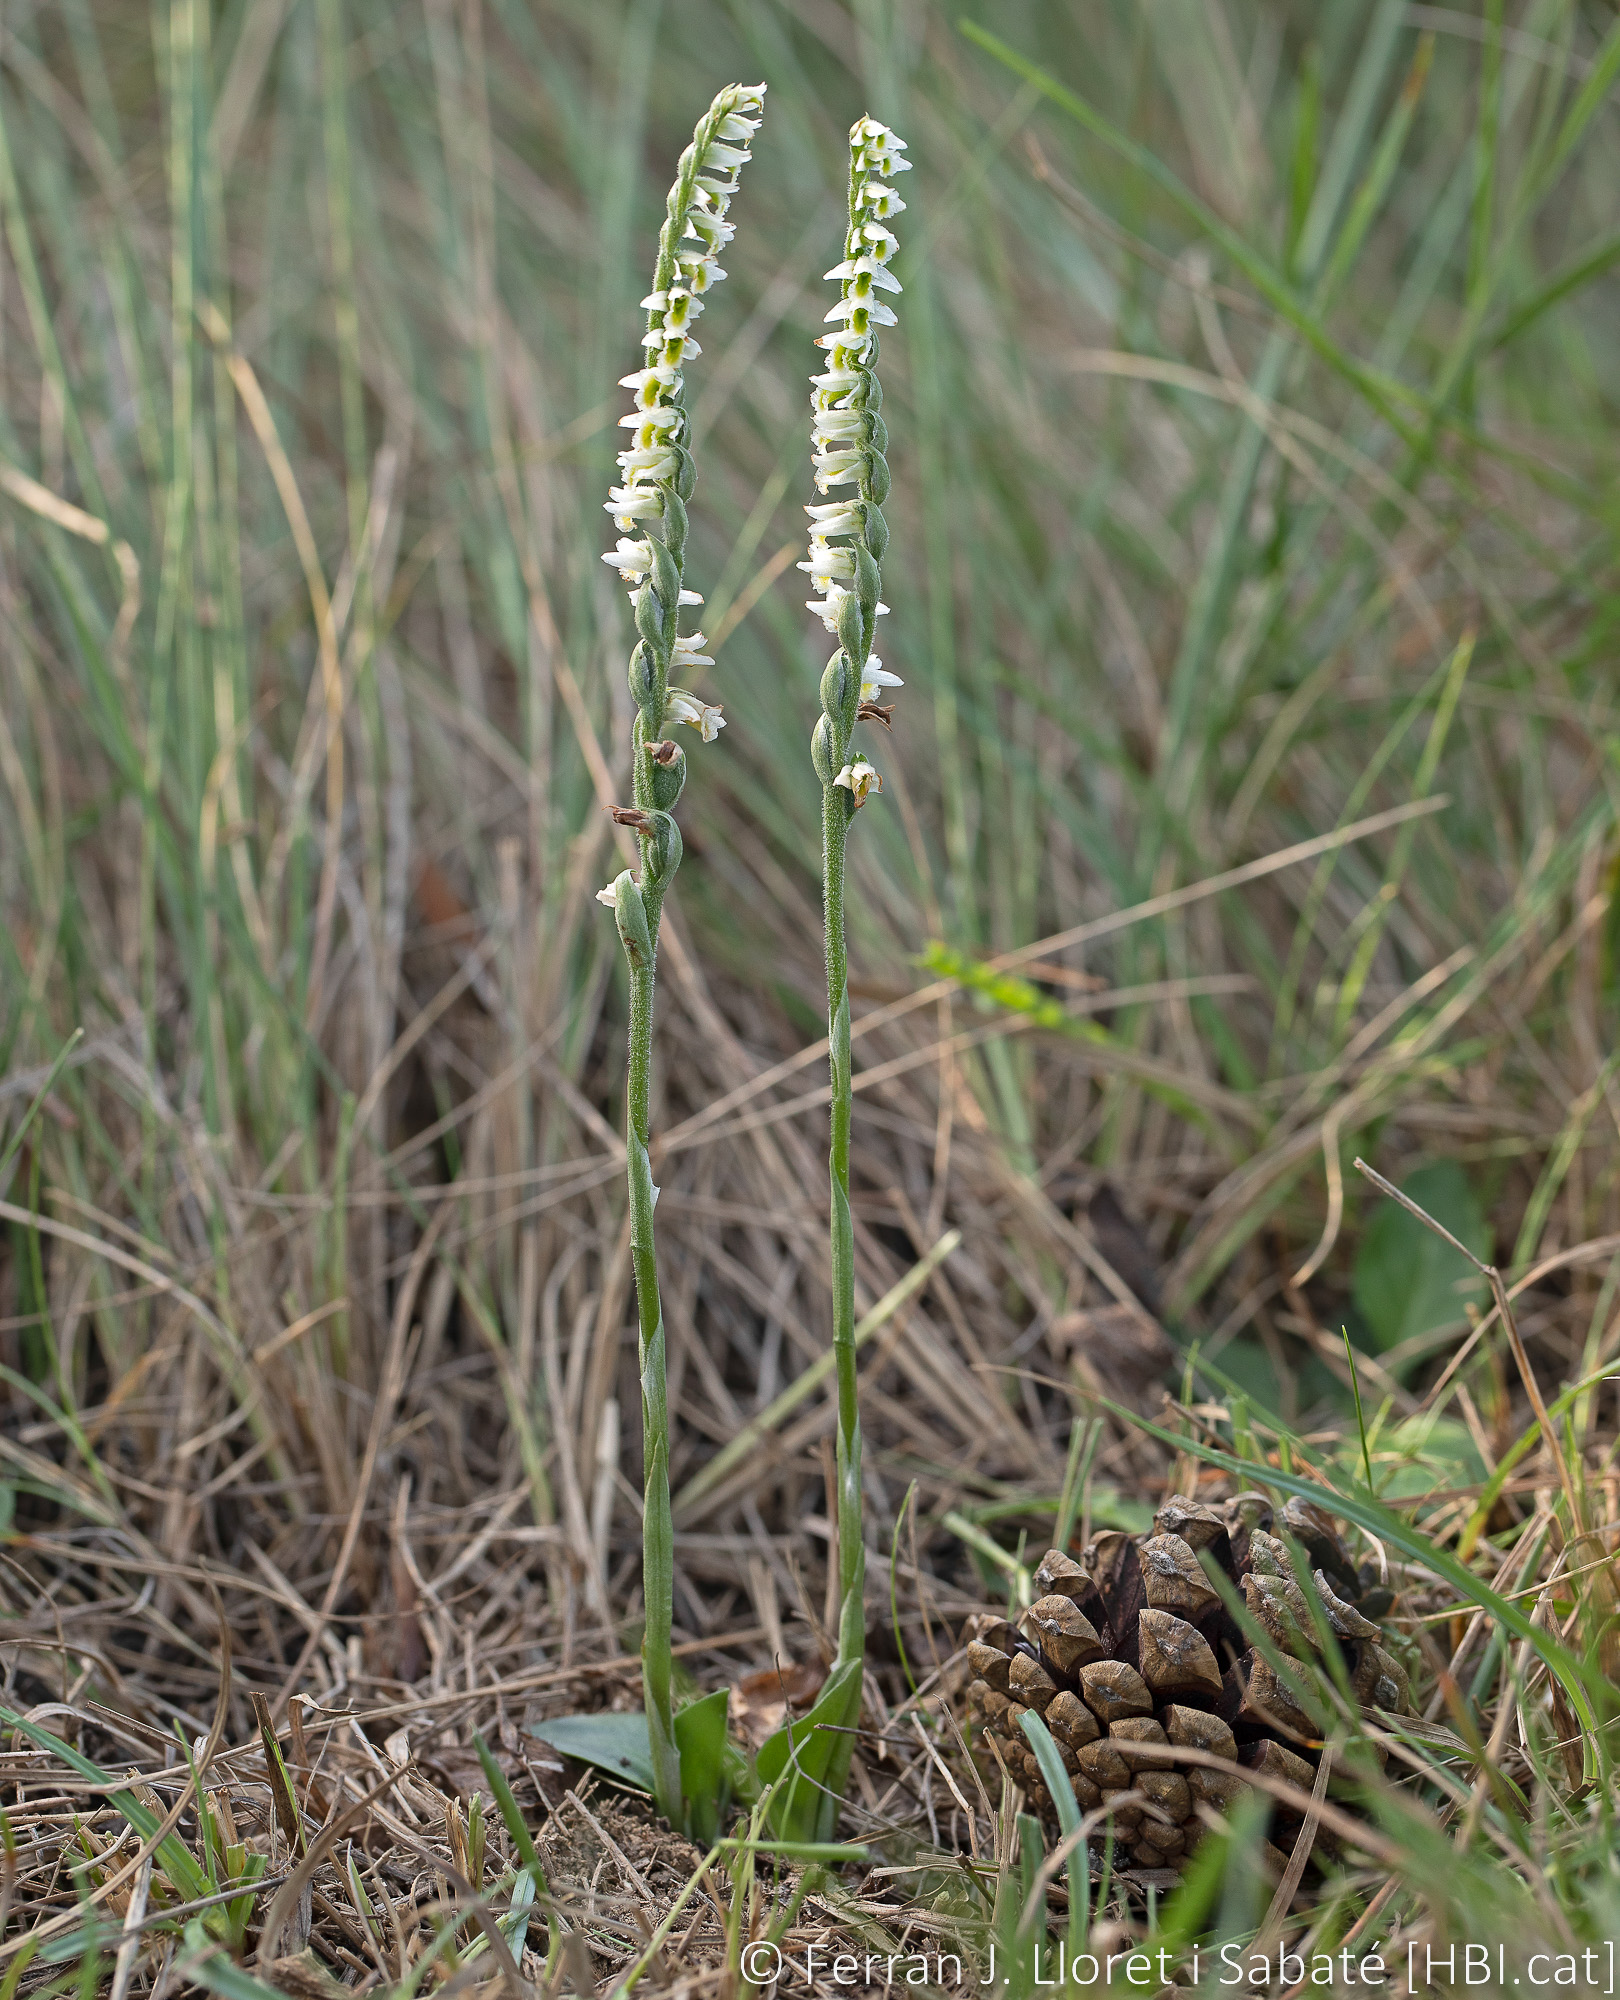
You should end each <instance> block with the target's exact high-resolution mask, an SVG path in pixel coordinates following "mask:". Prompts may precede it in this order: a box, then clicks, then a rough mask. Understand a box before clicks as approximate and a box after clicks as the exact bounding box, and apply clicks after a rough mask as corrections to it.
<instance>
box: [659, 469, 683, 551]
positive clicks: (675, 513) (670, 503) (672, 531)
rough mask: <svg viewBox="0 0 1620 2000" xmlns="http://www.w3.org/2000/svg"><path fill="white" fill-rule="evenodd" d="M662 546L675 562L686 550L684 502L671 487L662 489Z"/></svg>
mask: <svg viewBox="0 0 1620 2000" xmlns="http://www.w3.org/2000/svg"><path fill="white" fill-rule="evenodd" d="M664 546H665V547H666V548H667V549H668V550H669V552H670V554H671V555H672V556H673V557H674V558H675V560H676V561H677V562H679V561H680V560H681V557H682V555H683V554H684V553H685V550H686V502H685V501H684V500H683V499H682V498H681V496H680V495H679V494H678V493H677V492H676V491H675V490H674V488H673V487H666V488H665V489H664Z"/></svg>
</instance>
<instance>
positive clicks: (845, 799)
mask: <svg viewBox="0 0 1620 2000" xmlns="http://www.w3.org/2000/svg"><path fill="white" fill-rule="evenodd" d="M850 813H851V803H850V797H849V794H848V793H847V792H843V791H840V790H839V789H838V788H837V786H835V785H830V784H829V785H823V787H822V791H821V836H822V898H823V908H824V916H825V926H826V940H827V1033H828V1064H829V1068H830V1070H831V1078H832V1141H831V1145H830V1147H829V1150H828V1156H827V1174H828V1180H829V1182H830V1184H831V1195H832V1214H831V1225H830V1249H831V1266H832V1306H833V1356H834V1362H835V1367H836V1373H837V1378H838V1459H837V1476H838V1495H837V1525H838V1594H839V1611H838V1661H837V1664H838V1665H839V1666H845V1665H848V1664H849V1663H851V1662H858V1661H860V1660H861V1659H863V1658H864V1656H865V1650H866V1609H865V1606H866V1541H865V1536H864V1534H863V1531H862V1518H861V1411H860V1397H859V1393H858V1378H857V1374H856V1354H855V1229H854V1224H853V1222H852V1221H851V1218H850V1210H849V1122H850V1053H849V949H848V940H847V937H846V933H845V928H844V850H845V844H846V842H847V840H848V837H849V820H850ZM853 1747H854V1745H853V1739H849V1738H846V1739H845V1747H844V1748H843V1749H842V1750H841V1751H840V1753H839V1757H838V1759H837V1760H836V1762H835V1767H834V1771H833V1774H832V1775H833V1778H834V1780H835V1782H834V1785H833V1789H834V1790H836V1791H838V1792H840V1793H841V1792H842V1790H843V1778H844V1775H845V1774H846V1773H847V1771H848V1768H849V1756H850V1752H851V1751H852V1750H853Z"/></svg>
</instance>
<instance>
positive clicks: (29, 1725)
mask: <svg viewBox="0 0 1620 2000" xmlns="http://www.w3.org/2000/svg"><path fill="white" fill-rule="evenodd" d="M0 1724H4V1726H5V1727H6V1728H7V1729H15V1730H17V1731H18V1732H19V1733H20V1734H21V1735H23V1736H26V1737H27V1738H28V1740H29V1742H30V1743H34V1744H37V1745H38V1746H39V1748H40V1749H41V1750H46V1751H48V1752H49V1753H50V1754H51V1755H52V1756H53V1757H60V1758H61V1759H62V1761H63V1763H64V1764H66V1765H67V1766H68V1767H69V1768H70V1769H71V1770H74V1771H77V1772H78V1774H79V1776H80V1777H81V1778H88V1779H89V1780H90V1782H91V1784H93V1785H95V1786H97V1787H99V1788H100V1789H101V1790H102V1791H104V1792H105V1793H106V1795H107V1803H108V1805H110V1806H112V1807H113V1808H114V1809H115V1810H116V1811H117V1812H119V1813H121V1814H122V1815H123V1817H124V1818H125V1819H126V1820H128V1822H129V1824H130V1825H131V1826H132V1827H133V1828H134V1830H135V1832H136V1834H137V1835H138V1836H139V1837H140V1839H142V1840H150V1839H151V1837H152V1835H153V1834H154V1833H156V1832H157V1830H158V1828H159V1827H160V1826H161V1825H162V1824H163V1822H162V1819H161V1818H160V1817H159V1815H158V1814H157V1813H155V1812H153V1810H152V1808H151V1807H150V1806H148V1805H144V1804H143V1803H142V1802H141V1800H140V1799H138V1798H137V1797H136V1796H135V1794H134V1793H133V1792H131V1791H128V1790H126V1789H125V1788H124V1787H123V1786H121V1785H120V1784H119V1783H118V1782H117V1780H116V1779H114V1778H111V1777H109V1776H108V1774H107V1773H106V1772H105V1771H104V1770H102V1768H101V1766H100V1765H99V1764H96V1763H93V1762H92V1761H91V1759H90V1758H88V1757H86V1756H85V1755H84V1754H83V1752H82V1751H79V1750H75V1749H74V1747H73V1745H72V1744H71V1743H64V1742H63V1741H62V1739H61V1737H60V1736H53V1735H52V1734H51V1732H50V1731H49V1730H48V1729H42V1728H41V1727H40V1726H39V1724H38V1723H37V1722H30V1721H29V1720H28V1718H27V1716H26V1715H19V1714H18V1712H17V1711H16V1709H14V1708H9V1707H7V1706H6V1704H5V1703H4V1702H0ZM153 1858H154V1860H155V1861H156V1863H157V1865H158V1867H159V1868H161V1869H162V1870H163V1871H164V1873H165V1874H166V1875H167V1876H168V1877H169V1880H170V1881H171V1882H172V1883H173V1884H174V1885H175V1887H176V1888H177V1889H179V1890H181V1891H182V1892H183V1894H184V1895H185V1897H186V1900H187V1901H188V1902H194V1903H195V1902H201V1901H202V1899H203V1898H204V1897H205V1896H207V1895H208V1894H209V1891H210V1884H209V1881H208V1877H207V1876H206V1875H205V1874H204V1873H203V1871H202V1869H201V1868H200V1867H198V1865H197V1862H196V1860H195V1858H194V1857H193V1855H192V1854H191V1852H190V1850H189V1849H188V1848H187V1847H186V1845H185V1843H184V1841H182V1840H181V1839H180V1837H179V1835H178V1834H174V1833H168V1834H165V1835H164V1837H163V1839H162V1840H161V1841H160V1842H159V1843H158V1846H157V1850H156V1853H155V1854H154V1857H153Z"/></svg>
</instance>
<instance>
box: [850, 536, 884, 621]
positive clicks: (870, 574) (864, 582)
mask: <svg viewBox="0 0 1620 2000" xmlns="http://www.w3.org/2000/svg"><path fill="white" fill-rule="evenodd" d="M854 553H855V594H856V596H857V597H858V598H859V599H860V601H861V613H862V616H863V617H864V618H865V620H866V623H867V627H868V629H870V627H871V623H872V620H873V619H874V618H876V617H877V607H878V566H877V564H876V563H875V562H874V561H873V560H872V551H871V550H870V549H869V548H868V547H867V546H866V544H865V542H857V543H856V544H855V551H854Z"/></svg>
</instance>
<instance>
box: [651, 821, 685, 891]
mask: <svg viewBox="0 0 1620 2000" xmlns="http://www.w3.org/2000/svg"><path fill="white" fill-rule="evenodd" d="M680 865H681V830H680V828H679V827H678V826H677V825H676V824H675V822H674V820H673V819H671V818H670V816H669V814H668V813H667V812H655V813H654V814H653V815H652V833H651V835H650V837H649V839H648V842H647V869H646V873H647V884H648V887H649V888H656V889H664V888H667V887H668V886H669V880H670V877H671V876H672V875H673V874H674V873H675V870H676V869H677V868H679V867H680Z"/></svg>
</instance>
